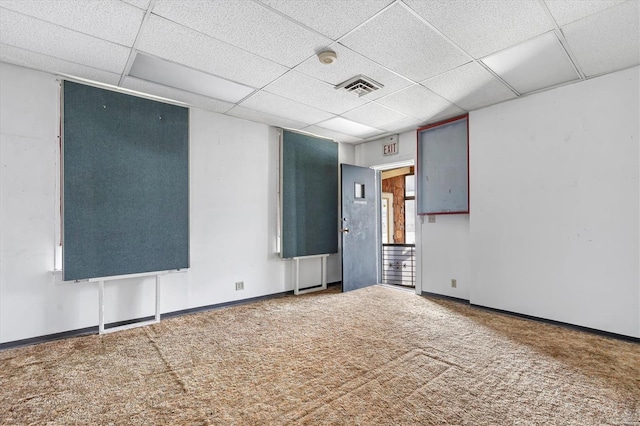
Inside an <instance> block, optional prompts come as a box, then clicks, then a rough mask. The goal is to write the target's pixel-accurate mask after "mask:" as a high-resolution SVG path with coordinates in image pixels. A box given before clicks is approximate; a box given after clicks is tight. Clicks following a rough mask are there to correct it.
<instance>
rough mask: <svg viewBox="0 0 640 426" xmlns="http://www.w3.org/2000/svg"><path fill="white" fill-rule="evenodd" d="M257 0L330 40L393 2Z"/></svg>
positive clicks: (374, 0)
mask: <svg viewBox="0 0 640 426" xmlns="http://www.w3.org/2000/svg"><path fill="white" fill-rule="evenodd" d="M260 1H262V2H263V3H265V4H267V5H269V6H270V7H272V8H274V9H276V10H279V11H280V12H282V13H284V14H285V15H288V16H290V17H292V18H293V19H295V20H297V21H298V22H301V23H303V24H304V25H306V26H308V27H309V28H313V29H314V30H316V31H318V32H319V33H321V34H324V35H326V36H327V37H329V38H331V39H333V40H336V39H338V38H339V37H340V36H342V35H344V34H346V33H348V32H349V31H351V30H352V29H354V28H355V27H357V26H358V25H359V24H360V23H362V22H364V21H366V20H367V19H369V18H370V17H372V16H373V15H375V14H376V13H377V12H379V11H380V10H382V9H384V8H385V7H386V6H388V5H389V4H391V3H393V0H358V1H344V0H323V1H317V0H296V1H291V0H260Z"/></svg>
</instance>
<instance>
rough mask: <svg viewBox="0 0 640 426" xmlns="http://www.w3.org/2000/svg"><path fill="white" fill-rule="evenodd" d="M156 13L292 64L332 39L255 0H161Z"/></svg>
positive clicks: (253, 51)
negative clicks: (177, 2)
mask: <svg viewBox="0 0 640 426" xmlns="http://www.w3.org/2000/svg"><path fill="white" fill-rule="evenodd" d="M153 13H155V14H157V15H160V16H163V17H165V18H168V19H170V20H172V21H174V22H177V23H179V24H182V25H184V26H186V27H189V28H193V29H195V30H197V31H200V32H202V33H204V34H207V35H210V36H212V37H215V38H217V39H218V40H222V41H225V42H227V43H230V44H233V45H234V46H238V47H240V48H242V49H245V50H247V51H249V52H252V53H254V54H256V55H260V56H262V57H265V58H268V59H271V60H272V61H274V62H277V63H279V64H282V65H286V66H288V67H293V66H295V65H297V64H299V63H300V62H302V61H304V60H305V59H306V58H308V57H309V56H311V55H313V54H314V52H316V51H318V49H321V48H322V47H324V46H327V45H328V44H330V42H331V41H330V40H329V39H328V38H326V37H324V36H321V35H320V34H317V33H314V32H312V31H309V30H307V29H305V28H303V27H301V26H299V25H297V24H295V23H293V22H291V21H290V20H288V19H286V18H284V17H283V16H281V15H279V14H277V13H275V12H272V11H270V10H268V9H267V8H265V7H263V6H261V5H260V4H258V3H255V2H253V1H251V0H236V1H211V2H208V1H185V2H180V5H179V7H177V6H176V2H175V0H158V1H156V4H155V7H154V9H153Z"/></svg>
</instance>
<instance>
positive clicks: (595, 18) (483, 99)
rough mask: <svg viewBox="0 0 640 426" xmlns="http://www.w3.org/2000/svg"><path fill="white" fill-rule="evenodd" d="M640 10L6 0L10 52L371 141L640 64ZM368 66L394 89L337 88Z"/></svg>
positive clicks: (442, 3) (501, 4)
mask: <svg viewBox="0 0 640 426" xmlns="http://www.w3.org/2000/svg"><path fill="white" fill-rule="evenodd" d="M639 6H640V0H626V1H625V0H509V1H507V0H485V1H462V0H460V1H458V0H428V1H426V0H295V1H292V0H223V1H222V0H209V1H207V0H0V61H2V62H7V63H12V64H17V65H21V66H25V67H29V68H33V69H37V70H42V71H46V72H50V73H54V74H59V75H62V76H64V77H67V78H74V79H84V80H89V81H92V82H95V83H100V84H106V85H111V86H117V87H121V88H123V89H130V90H135V91H138V92H141V93H145V94H148V95H153V96H158V97H162V98H165V99H169V100H173V101H176V102H179V103H182V104H187V105H192V106H194V107H197V108H202V109H205V110H210V111H214V112H218V113H222V114H227V115H230V116H233V117H238V118H242V119H246V120H251V121H256V122H260V123H265V124H269V125H272V126H278V127H285V128H290V129H296V130H302V131H306V132H309V133H313V134H316V135H319V136H324V137H328V138H331V139H334V140H336V141H339V142H346V143H361V142H364V141H367V140H373V139H378V138H382V137H384V136H387V135H390V134H394V133H399V132H402V131H407V130H412V129H415V128H417V127H419V126H422V125H424V124H428V123H431V122H434V121H437V120H441V119H445V118H449V117H452V116H455V115H459V114H462V113H464V112H466V111H471V110H475V109H478V108H483V107H485V106H489V105H492V104H495V103H498V102H503V101H505V100H509V99H514V98H517V97H519V96H526V95H527V94H529V93H535V92H538V91H541V90H547V89H549V88H552V87H557V86H559V85H563V84H571V83H574V82H577V81H581V80H584V79H588V78H593V77H596V76H599V75H602V74H607V73H611V72H614V71H618V70H621V69H625V68H629V67H632V66H635V65H638V64H640V31H639V27H640V24H639V20H640V19H639V17H640V10H639ZM324 50H332V51H334V52H335V53H336V55H337V60H336V61H335V62H334V63H332V64H328V65H327V64H323V63H321V62H320V61H319V60H318V58H317V54H318V53H319V52H321V51H324ZM358 75H363V76H366V77H367V78H369V79H371V80H374V81H375V82H378V83H380V84H381V86H382V87H381V88H380V89H378V90H375V91H373V92H371V93H368V94H365V95H363V96H358V95H357V94H355V93H349V92H347V91H345V90H344V89H342V90H340V89H336V88H335V87H336V86H338V85H339V84H341V83H343V82H345V81H347V80H349V79H351V78H353V77H355V76H358Z"/></svg>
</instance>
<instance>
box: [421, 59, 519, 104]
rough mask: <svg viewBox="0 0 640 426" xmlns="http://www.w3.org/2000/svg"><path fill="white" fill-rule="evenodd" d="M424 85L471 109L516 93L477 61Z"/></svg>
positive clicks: (432, 79) (423, 83) (512, 96)
mask: <svg viewBox="0 0 640 426" xmlns="http://www.w3.org/2000/svg"><path fill="white" fill-rule="evenodd" d="M422 85H424V86H425V87H427V88H428V89H430V90H432V91H433V92H435V93H437V94H438V95H440V96H442V97H443V98H445V99H448V100H449V101H451V102H453V103H454V104H456V105H458V106H460V107H461V108H464V109H466V110H468V111H471V110H474V109H478V108H481V107H484V106H487V105H492V104H496V103H498V102H502V101H506V100H507V99H513V98H515V97H516V94H515V93H513V91H511V89H509V88H508V87H507V86H505V85H504V84H502V82H500V80H498V79H497V78H495V77H494V76H493V75H491V73H490V72H489V71H487V70H485V69H484V68H483V67H482V66H481V65H478V64H476V63H475V62H470V63H468V64H466V65H463V66H461V67H458V68H456V69H454V70H451V71H448V72H446V73H444V74H440V75H439V76H437V77H434V78H431V79H429V80H426V81H423V82H422Z"/></svg>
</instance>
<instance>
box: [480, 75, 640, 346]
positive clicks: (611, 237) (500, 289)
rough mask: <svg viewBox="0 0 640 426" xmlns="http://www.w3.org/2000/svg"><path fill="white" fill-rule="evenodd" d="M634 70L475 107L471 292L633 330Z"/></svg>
mask: <svg viewBox="0 0 640 426" xmlns="http://www.w3.org/2000/svg"><path fill="white" fill-rule="evenodd" d="M638 74H639V68H638V67H635V68H632V69H628V70H625V71H621V72H617V73H615V74H610V75H606V76H603V77H599V78H595V79H592V80H588V81H585V82H581V83H577V84H573V85H569V86H564V87H561V88H558V89H556V90H551V91H547V92H543V93H540V94H536V95H532V96H528V97H524V98H522V99H519V100H514V101H511V102H505V103H502V104H499V105H495V106H493V107H489V108H486V109H483V110H479V111H476V112H472V113H471V116H470V119H469V125H470V130H469V131H470V135H471V143H470V151H471V152H470V159H471V161H470V164H471V166H470V167H471V170H470V181H471V193H470V195H471V200H470V202H471V216H470V217H471V223H470V230H471V234H470V235H471V265H472V271H473V286H472V288H471V294H470V295H471V301H472V302H473V303H476V304H479V305H484V306H489V307H493V308H499V309H505V310H508V311H514V312H519V313H524V314H528V315H534V316H538V317H543V318H549V319H553V320H558V321H563V322H567V323H571V324H577V325H581V326H585V327H591V328H596V329H599V330H604V331H610V332H614V333H620V334H625V335H629V336H636V337H639V336H640V276H639V262H640V261H639V258H640V252H639V249H638V236H639V220H640V219H639V218H640V211H639V208H638V203H639V190H640V187H639V185H638V169H639V167H638V163H639V158H638V156H639V148H638V140H639V139H638V137H639V131H638V130H639V116H640V111H639V108H638V102H639V93H640V91H639V87H638Z"/></svg>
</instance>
